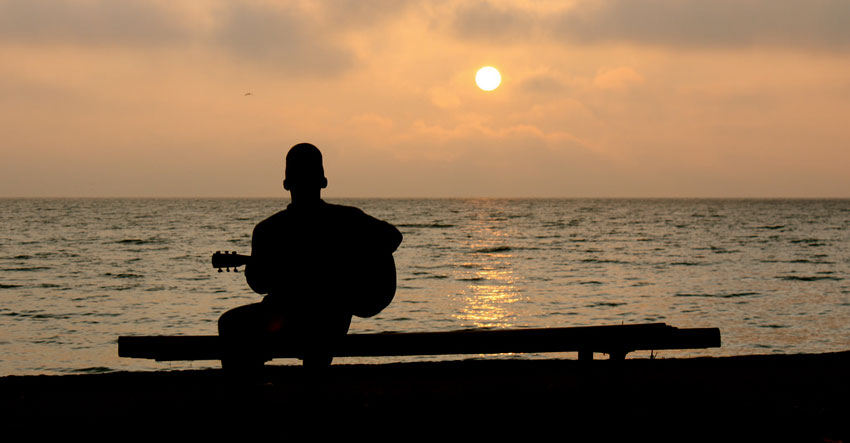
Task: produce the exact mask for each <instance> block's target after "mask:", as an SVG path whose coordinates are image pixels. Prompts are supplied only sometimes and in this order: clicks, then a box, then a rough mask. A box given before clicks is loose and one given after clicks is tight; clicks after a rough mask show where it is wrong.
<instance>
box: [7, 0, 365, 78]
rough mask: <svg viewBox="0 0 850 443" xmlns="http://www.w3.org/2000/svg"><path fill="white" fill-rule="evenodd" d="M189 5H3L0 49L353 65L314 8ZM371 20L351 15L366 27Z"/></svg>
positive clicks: (66, 0) (299, 68)
mask: <svg viewBox="0 0 850 443" xmlns="http://www.w3.org/2000/svg"><path fill="white" fill-rule="evenodd" d="M196 6H197V7H194V8H192V7H186V5H185V4H184V5H180V4H172V3H169V2H156V1H150V0H121V1H112V0H90V1H84V2H82V1H70V0H43V1H42V0H39V1H28V0H6V1H2V2H0V44H2V43H15V44H24V45H42V46H45V45H46V46H51V45H53V46H55V45H71V46H78V47H82V48H86V49H97V48H101V47H116V48H119V49H128V50H132V51H136V50H138V49H139V48H143V49H169V50H173V49H176V50H194V49H197V48H202V49H203V50H206V51H210V52H212V53H216V52H223V53H224V54H226V55H227V56H229V57H231V58H234V59H238V60H241V61H242V62H245V63H252V64H257V65H260V66H264V67H267V68H272V69H276V70H280V71H283V72H286V73H289V74H294V75H320V76H322V75H333V74H336V73H339V72H341V71H344V70H346V69H348V68H349V67H350V66H351V65H352V64H353V63H354V61H355V57H354V53H353V52H352V50H351V49H350V48H348V47H346V46H345V45H344V44H343V43H342V38H341V37H340V35H339V34H338V33H337V32H336V31H337V29H336V27H334V26H333V25H332V24H331V23H329V22H326V21H323V19H322V13H321V8H319V10H318V11H316V10H310V9H305V8H299V4H298V3H293V4H290V3H284V6H280V5H277V4H272V3H262V2H249V1H220V2H219V1H212V2H209V3H205V4H200V5H196ZM330 7H331V6H330V5H328V6H326V8H330ZM348 10H349V11H354V10H355V8H354V7H353V6H349V7H348ZM374 14H375V13H368V12H361V13H360V14H359V15H356V17H359V18H358V20H363V21H368V19H369V17H372V16H373V15H374Z"/></svg>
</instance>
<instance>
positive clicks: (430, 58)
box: [0, 0, 850, 197]
mask: <svg viewBox="0 0 850 443" xmlns="http://www.w3.org/2000/svg"><path fill="white" fill-rule="evenodd" d="M847 23H850V2H847V1H845V0H809V1H799V0H795V1H791V0H714V1H710V2H707V1H704V0H679V1H676V0H647V1H635V0H593V1H591V0H587V1H584V0H578V1H572V2H563V1H551V2H549V1H536V2H509V1H490V2H487V1H481V2H476V1H451V0H445V1H432V2H421V1H397V0H386V1H369V2H361V1H357V0H348V1H341V0H327V1H310V2H295V1H279V2H274V1H247V0H238V1H237V0H233V1H225V0H208V1H192V2H172V1H152V0H148V1H141V0H122V1H112V0H79V1H69V0H65V1H59V0H50V1H48V0H43V1H37V2H36V1H30V0H0V134H2V138H0V150H2V151H0V153H2V157H3V161H2V163H0V196H7V197H14V196H246V197H248V196H258V197H259V196H279V195H284V193H283V190H282V189H281V186H280V182H281V180H282V171H283V155H284V154H285V152H286V150H287V149H288V148H289V147H290V146H291V145H293V144H295V143H298V142H302V141H309V142H312V143H314V144H316V145H317V146H319V148H321V149H322V151H323V152H324V154H325V168H326V172H327V175H328V179H329V182H330V186H329V188H328V190H327V192H326V194H325V195H326V196H328V197H450V196H489V197H850V174H848V173H847V170H848V169H850V168H848V166H850V129H848V124H847V121H848V116H850V57H848V55H850V26H847ZM484 65H492V66H495V67H497V68H499V70H500V71H501V73H502V78H503V81H502V85H501V86H500V87H499V88H498V89H496V90H495V91H493V92H483V91H481V90H479V89H478V88H477V87H476V86H475V83H474V75H475V71H476V70H477V69H478V68H479V67H481V66H484ZM246 92H251V93H252V95H247V96H246V95H245V93H246Z"/></svg>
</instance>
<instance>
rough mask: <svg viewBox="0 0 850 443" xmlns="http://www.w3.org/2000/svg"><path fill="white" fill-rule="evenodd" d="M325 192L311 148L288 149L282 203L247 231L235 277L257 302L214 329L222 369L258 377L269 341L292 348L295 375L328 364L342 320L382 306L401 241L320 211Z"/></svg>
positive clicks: (387, 231) (390, 230)
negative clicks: (296, 356) (298, 369)
mask: <svg viewBox="0 0 850 443" xmlns="http://www.w3.org/2000/svg"><path fill="white" fill-rule="evenodd" d="M327 185H328V180H327V178H325V174H324V168H323V166H322V154H321V152H320V151H319V149H318V148H316V147H315V146H313V145H311V144H309V143H301V144H298V145H295V146H293V147H292V149H290V150H289V153H287V155H286V171H285V179H284V181H283V188H284V189H286V190H288V191H289V193H290V196H291V203H290V204H289V205H288V206H287V207H286V209H285V210H283V211H280V212H278V213H277V214H275V215H272V216H271V217H269V218H267V219H265V220H263V221H261V222H260V223H258V224H257V226H256V227H255V228H254V234H253V238H252V240H251V261H250V262H249V263H248V264H247V266H246V268H245V278H246V279H247V281H248V285H249V286H250V287H251V289H253V290H254V291H255V292H257V293H260V294H267V295H266V296H265V297H264V298H263V301H262V302H261V303H254V304H250V305H246V306H241V307H238V308H235V309H232V310H230V311H228V312H226V313H224V315H222V316H221V318H220V319H219V322H218V327H219V336H220V337H221V338H222V340H223V345H224V355H223V357H222V366H223V367H224V368H225V369H228V368H233V369H235V370H237V371H239V370H248V371H250V370H256V369H258V368H261V367H262V365H263V363H264V362H265V361H267V360H270V359H271V356H269V355H267V354H266V350H268V349H269V346H270V345H272V346H273V344H274V343H276V342H277V343H280V342H285V343H287V344H290V345H295V346H296V347H297V348H298V349H300V350H301V357H300V358H302V360H303V361H304V365H305V366H308V365H309V366H312V365H316V366H324V365H329V364H330V363H331V361H332V360H333V349H334V346H335V345H336V343H338V342H339V340H340V339H341V338H342V337H343V336H344V335H345V334H346V333H347V332H348V327H349V325H350V324H351V317H352V315H358V316H360V317H370V316H372V315H375V314H377V313H378V312H380V311H381V310H382V309H383V308H385V307H386V306H387V305H389V303H390V302H391V301H392V298H393V296H394V294H395V284H396V281H395V263H394V262H393V259H392V253H393V252H394V251H395V250H396V248H398V246H399V244H401V240H402V235H401V233H400V232H399V231H398V229H396V228H395V227H394V226H393V225H391V224H389V223H387V222H384V221H381V220H378V219H376V218H374V217H371V216H369V215H367V214H365V213H364V212H363V211H361V210H360V209H357V208H354V207H350V206H341V205H333V204H329V203H325V202H324V201H323V200H322V199H321V191H322V189H324V188H326V187H327Z"/></svg>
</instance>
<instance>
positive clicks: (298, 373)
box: [0, 351, 850, 441]
mask: <svg viewBox="0 0 850 443" xmlns="http://www.w3.org/2000/svg"><path fill="white" fill-rule="evenodd" d="M848 374H850V351H845V352H839V353H828V354H796V355H753V356H739V357H719V358H690V359H652V360H650V359H629V360H626V361H623V362H615V361H607V360H594V361H590V362H580V361H576V360H533V361H529V360H525V361H523V360H481V359H468V360H457V361H446V362H427V363H392V364H385V365H336V366H331V367H330V368H328V369H325V370H323V371H321V372H318V373H311V372H307V371H305V369H304V368H302V367H300V366H267V367H266V370H265V373H264V374H263V375H262V378H261V379H260V380H254V381H245V380H233V379H232V378H229V377H228V376H226V375H225V374H224V373H223V372H222V371H221V370H215V369H207V370H188V371H162V372H115V373H105V374H91V375H67V376H7V377H3V378H2V379H0V393H1V394H0V395H2V400H0V401H2V403H0V413H2V414H3V416H4V417H10V418H18V419H24V420H26V419H35V418H38V419H42V418H46V417H74V418H75V420H76V419H79V420H81V421H83V422H85V421H87V420H92V421H94V420H103V419H104V418H112V419H118V420H119V421H120V420H127V421H136V420H142V421H145V422H147V421H155V422H158V423H161V422H163V421H166V422H169V421H174V420H177V419H176V417H179V420H177V421H179V423H181V424H187V423H191V422H192V418H204V419H205V420H206V419H210V418H216V417H228V419H229V420H235V422H239V421H251V422H253V423H267V424H268V426H270V427H273V428H275V429H278V428H280V426H281V424H282V423H283V424H292V425H295V424H298V423H299V422H300V420H302V419H303V418H304V417H308V416H309V417H314V418H315V417H316V416H321V417H326V418H334V420H336V419H344V420H360V419H363V420H365V421H366V422H369V421H372V420H374V421H375V423H376V424H377V423H379V422H383V421H386V420H388V419H392V421H393V422H396V423H398V421H399V420H401V421H405V420H417V421H418V420H420V419H424V418H430V419H435V418H438V417H439V420H431V421H430V422H431V423H434V424H435V425H437V426H440V425H442V424H445V423H447V422H453V421H467V420H473V419H475V420H478V419H488V420H490V421H489V423H491V424H498V423H500V421H501V420H509V421H510V423H512V424H513V425H516V424H521V423H522V424H531V423H538V424H539V423H540V421H541V420H546V421H549V422H552V423H557V424H558V426H559V427H578V428H582V427H583V426H585V425H586V424H588V423H597V424H598V423H608V426H609V428H608V429H606V430H605V431H604V433H606V434H609V435H610V433H612V432H614V433H617V432H626V431H627V430H629V429H633V427H634V426H638V427H644V426H645V427H646V428H645V429H643V431H641V432H649V433H656V434H657V433H662V434H663V433H664V432H666V431H669V430H670V429H674V428H675V429H681V428H682V427H686V428H690V429H692V430H694V432H698V433H700V435H701V433H705V432H708V433H711V432H720V431H719V430H730V429H739V430H738V431H736V432H751V433H753V434H755V435H759V436H778V437H782V438H783V439H784V438H785V437H794V439H797V438H800V439H802V440H803V441H846V437H847V435H848V429H850V425H848V422H850V420H848V417H850V403H848V401H847V399H848V398H850V378H848V376H847V375H848ZM493 419H495V420H496V421H495V422H493ZM552 420H554V421H552ZM231 423H232V422H231ZM629 432H631V431H629ZM736 435H739V436H740V435H743V434H736Z"/></svg>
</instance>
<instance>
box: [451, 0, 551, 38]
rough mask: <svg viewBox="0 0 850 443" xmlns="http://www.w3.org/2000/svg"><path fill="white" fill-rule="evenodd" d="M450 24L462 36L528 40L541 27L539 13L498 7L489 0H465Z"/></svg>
mask: <svg viewBox="0 0 850 443" xmlns="http://www.w3.org/2000/svg"><path fill="white" fill-rule="evenodd" d="M450 26H451V28H452V31H453V32H454V33H455V34H456V35H458V36H460V37H461V38H472V39H479V40H486V41H489V42H501V43H510V42H517V43H519V42H522V43H525V38H527V37H529V36H530V35H531V34H532V33H533V32H534V31H535V29H536V28H537V27H538V26H539V16H537V15H536V14H534V13H533V12H531V11H527V10H524V9H522V8H515V7H506V6H495V5H493V4H492V3H490V2H489V1H479V2H463V3H462V5H461V6H459V7H458V8H457V9H456V10H455V15H454V17H453V19H452V21H451V25H450Z"/></svg>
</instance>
